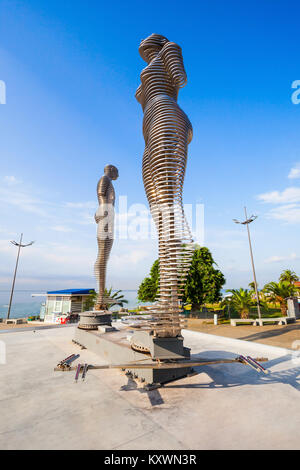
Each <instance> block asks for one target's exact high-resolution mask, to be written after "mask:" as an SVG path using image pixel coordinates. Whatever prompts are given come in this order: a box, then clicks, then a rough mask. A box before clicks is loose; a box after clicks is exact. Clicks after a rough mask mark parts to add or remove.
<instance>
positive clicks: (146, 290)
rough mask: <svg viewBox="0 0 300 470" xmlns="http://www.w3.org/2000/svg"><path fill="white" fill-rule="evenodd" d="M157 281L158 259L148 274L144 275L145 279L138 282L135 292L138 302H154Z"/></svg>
mask: <svg viewBox="0 0 300 470" xmlns="http://www.w3.org/2000/svg"><path fill="white" fill-rule="evenodd" d="M158 283H159V261H158V259H157V260H156V261H154V263H153V265H152V268H151V270H150V276H149V277H145V279H144V280H143V281H142V283H141V284H140V287H139V290H138V294H137V297H138V300H139V301H140V302H154V301H155V299H156V296H157V293H158Z"/></svg>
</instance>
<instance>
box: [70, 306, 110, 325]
mask: <svg viewBox="0 0 300 470" xmlns="http://www.w3.org/2000/svg"><path fill="white" fill-rule="evenodd" d="M102 325H108V326H111V312H110V311H109V310H91V311H88V312H82V313H80V321H79V325H78V328H80V329H83V330H97V329H98V326H102Z"/></svg>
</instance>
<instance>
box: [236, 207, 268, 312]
mask: <svg viewBox="0 0 300 470" xmlns="http://www.w3.org/2000/svg"><path fill="white" fill-rule="evenodd" d="M244 209H245V216H246V220H244V221H243V222H239V221H238V220H237V219H233V221H234V222H235V223H236V224H242V225H246V227H247V233H248V240H249V248H250V256H251V264H252V271H253V278H254V287H255V296H256V301H257V312H258V318H259V319H261V311H260V305H259V296H258V289H257V281H256V274H255V267H254V259H253V252H252V244H251V238H250V230H249V224H251V222H253V221H254V220H255V219H257V215H251V217H249V219H248V216H247V209H246V207H244Z"/></svg>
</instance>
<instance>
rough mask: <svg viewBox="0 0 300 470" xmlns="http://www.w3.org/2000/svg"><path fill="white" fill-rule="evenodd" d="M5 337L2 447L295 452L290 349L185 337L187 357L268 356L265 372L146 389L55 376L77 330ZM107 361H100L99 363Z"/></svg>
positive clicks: (296, 365)
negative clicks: (189, 350)
mask: <svg viewBox="0 0 300 470" xmlns="http://www.w3.org/2000/svg"><path fill="white" fill-rule="evenodd" d="M14 333H15V334H10V333H3V334H1V336H0V340H1V341H4V342H5V346H6V351H7V363H6V364H0V373H1V381H0V400H1V420H0V449H107V450H110V449H112V450H113V449H120V450H121V449H124V450H125V449H168V450H172V449H182V450H183V449H300V438H299V428H300V400H299V398H300V394H299V391H300V382H299V381H300V359H299V358H298V359H297V358H293V356H292V354H291V353H292V351H290V350H285V349H281V348H275V347H270V346H266V345H260V344H257V343H249V342H245V341H241V340H234V339H230V338H222V337H218V336H215V335H209V334H204V333H198V332H192V331H183V336H184V337H185V345H186V346H188V347H191V348H192V358H193V359H196V358H198V357H211V358H213V357H215V356H218V357H220V356H221V357H227V358H231V357H234V356H236V355H237V354H244V355H248V354H249V355H251V356H268V357H269V358H270V361H269V362H268V363H266V365H267V366H268V368H269V369H270V371H271V374H269V375H267V376H266V375H260V374H257V373H256V372H255V371H253V370H252V369H250V368H248V367H246V366H243V365H241V364H233V365H232V364H220V365H213V366H203V367H202V368H201V369H198V372H199V374H198V375H195V376H193V377H188V378H184V379H180V380H178V381H176V382H173V383H170V384H167V385H165V386H164V387H163V388H160V389H158V390H152V391H149V392H146V391H145V390H144V389H143V388H142V385H141V384H139V383H135V382H132V381H131V380H128V378H127V377H126V376H125V375H124V374H123V373H122V372H121V371H119V370H116V369H110V370H94V371H89V372H88V375H87V378H86V381H85V382H82V381H81V380H80V381H79V382H78V383H74V374H73V372H72V373H71V372H54V371H53V367H54V366H55V365H56V364H57V363H58V361H59V360H61V359H63V358H64V357H66V356H68V355H69V354H71V353H79V354H80V359H81V360H82V361H83V362H89V363H92V364H100V358H99V357H98V356H96V355H95V354H94V353H92V352H90V351H88V350H81V349H80V348H78V347H77V346H75V345H74V344H73V343H72V341H71V340H72V338H73V337H74V327H69V328H56V329H47V330H36V331H35V332H33V331H21V332H14ZM103 363H104V362H103Z"/></svg>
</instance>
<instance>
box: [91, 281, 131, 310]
mask: <svg viewBox="0 0 300 470" xmlns="http://www.w3.org/2000/svg"><path fill="white" fill-rule="evenodd" d="M120 292H122V291H121V290H118V291H116V292H112V287H110V288H109V289H106V288H105V289H104V300H105V301H106V303H107V307H108V308H110V307H112V306H113V305H120V306H121V307H123V305H124V304H128V300H126V299H124V295H122V294H120ZM97 297H98V294H97V292H95V291H94V290H91V291H90V295H89V296H88V297H87V298H86V300H85V302H84V310H92V309H93V308H94V306H95V303H96V301H97Z"/></svg>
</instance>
